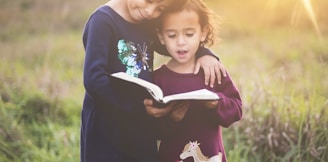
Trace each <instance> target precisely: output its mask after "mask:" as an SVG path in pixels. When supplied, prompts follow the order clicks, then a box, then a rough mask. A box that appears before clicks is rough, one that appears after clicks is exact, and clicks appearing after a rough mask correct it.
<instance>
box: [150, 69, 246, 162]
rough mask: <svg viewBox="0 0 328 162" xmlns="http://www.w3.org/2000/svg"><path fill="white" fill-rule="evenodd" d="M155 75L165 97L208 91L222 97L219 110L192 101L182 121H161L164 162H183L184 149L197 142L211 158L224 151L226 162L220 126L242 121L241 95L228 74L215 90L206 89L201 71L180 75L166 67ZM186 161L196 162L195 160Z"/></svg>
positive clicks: (161, 150) (161, 151) (156, 71)
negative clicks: (195, 91) (201, 90)
mask: <svg viewBox="0 0 328 162" xmlns="http://www.w3.org/2000/svg"><path fill="white" fill-rule="evenodd" d="M153 75H154V82H155V83H156V84H157V85H159V86H160V87H161V88H162V89H163V91H164V95H170V94H176V93H182V92H188V91H192V90H197V89H202V88H206V89H209V90H211V91H213V92H215V93H216V94H217V95H218V96H219V97H220V99H219V104H218V107H217V108H216V109H209V108H205V107H204V106H202V105H200V104H197V102H193V103H192V104H191V107H190V108H189V109H188V111H187V113H186V115H185V117H184V118H183V120H181V121H179V122H173V121H172V120H171V119H170V118H169V117H168V116H166V117H163V118H161V144H160V148H159V154H160V159H161V161H162V162H175V161H180V160H181V159H180V158H179V155H180V154H181V153H182V150H183V149H184V146H185V145H186V144H188V143H189V142H190V141H191V142H193V141H197V142H198V143H200V145H199V147H200V149H201V151H202V153H203V155H205V156H207V157H212V156H214V155H217V154H218V152H221V153H223V162H225V161H226V156H225V151H224V146H223V141H222V132H221V126H222V127H229V126H230V125H231V124H233V123H234V122H236V121H239V120H240V119H241V118H242V101H241V97H240V93H239V91H238V89H237V88H236V86H235V85H234V83H233V81H232V80H231V78H230V77H229V75H228V76H227V77H223V78H222V81H221V84H220V85H219V84H216V85H215V86H214V88H210V87H209V86H205V84H204V73H203V72H202V71H201V72H200V73H198V74H197V75H194V74H179V73H176V72H173V71H171V70H170V69H168V68H167V67H166V66H165V65H163V66H161V67H160V68H159V69H157V70H155V72H154V73H153ZM183 161H184V162H187V161H193V158H188V159H186V160H183Z"/></svg>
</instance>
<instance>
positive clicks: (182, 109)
mask: <svg viewBox="0 0 328 162" xmlns="http://www.w3.org/2000/svg"><path fill="white" fill-rule="evenodd" d="M192 102H199V104H203V105H205V107H207V108H216V107H217V105H218V102H219V101H218V100H200V101H188V100H184V101H171V102H169V103H168V104H166V105H164V106H161V107H156V106H155V104H154V103H155V101H154V100H152V99H145V100H144V105H145V108H146V111H147V113H148V114H149V115H151V116H153V117H156V118H159V117H162V116H164V115H169V116H170V117H171V119H172V120H173V121H175V122H178V121H181V120H182V119H183V118H184V116H185V114H186V113H187V111H188V109H189V107H190V104H191V103H192Z"/></svg>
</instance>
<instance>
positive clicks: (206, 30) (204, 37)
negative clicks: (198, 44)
mask: <svg viewBox="0 0 328 162" xmlns="http://www.w3.org/2000/svg"><path fill="white" fill-rule="evenodd" d="M208 31H209V27H208V26H204V27H203V28H202V35H201V41H202V42H204V41H205V39H206V37H207V34H208Z"/></svg>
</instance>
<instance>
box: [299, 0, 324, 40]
mask: <svg viewBox="0 0 328 162" xmlns="http://www.w3.org/2000/svg"><path fill="white" fill-rule="evenodd" d="M302 2H303V6H304V8H305V10H306V12H307V14H308V16H309V18H310V20H311V22H312V24H313V26H314V28H315V31H316V32H317V34H318V35H319V37H321V33H320V30H319V26H318V23H317V20H316V16H315V14H314V11H313V8H312V4H311V0H302Z"/></svg>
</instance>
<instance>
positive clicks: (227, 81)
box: [211, 75, 243, 127]
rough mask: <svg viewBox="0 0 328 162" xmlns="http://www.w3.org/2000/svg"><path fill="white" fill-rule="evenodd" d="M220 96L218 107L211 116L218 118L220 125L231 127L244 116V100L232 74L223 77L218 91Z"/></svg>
mask: <svg viewBox="0 0 328 162" xmlns="http://www.w3.org/2000/svg"><path fill="white" fill-rule="evenodd" d="M216 93H217V94H218V96H219V97H220V99H219V103H218V107H217V109H215V111H216V112H215V113H211V117H212V118H213V119H216V121H217V122H218V124H219V125H221V126H223V127H229V126H230V125H231V124H233V123H234V122H236V121H239V120H240V119H241V118H242V115H243V114H242V100H241V97H240V93H239V91H238V89H237V88H236V86H235V84H234V83H233V81H232V80H231V78H230V76H229V75H228V76H227V77H225V78H223V80H222V83H221V85H219V86H218V91H217V92H216ZM213 115H215V116H213Z"/></svg>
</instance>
